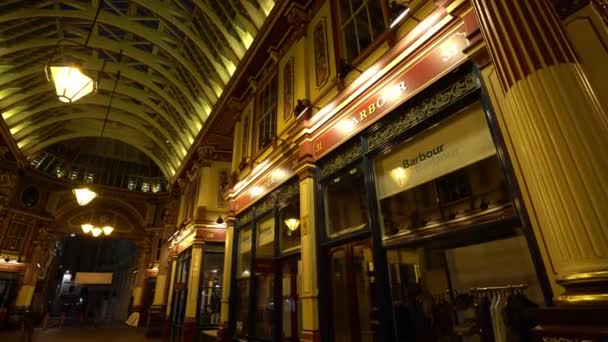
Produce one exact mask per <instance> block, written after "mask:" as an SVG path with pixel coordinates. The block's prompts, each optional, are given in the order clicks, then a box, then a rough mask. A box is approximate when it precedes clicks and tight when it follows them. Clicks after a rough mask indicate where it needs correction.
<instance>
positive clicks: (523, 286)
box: [471, 284, 528, 293]
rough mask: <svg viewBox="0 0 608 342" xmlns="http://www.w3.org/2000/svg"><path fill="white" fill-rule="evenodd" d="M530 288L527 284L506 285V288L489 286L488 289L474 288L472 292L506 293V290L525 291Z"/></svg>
mask: <svg viewBox="0 0 608 342" xmlns="http://www.w3.org/2000/svg"><path fill="white" fill-rule="evenodd" d="M527 288H528V285H526V284H519V285H505V286H488V287H473V288H471V292H477V293H479V292H496V291H504V290H525V289H527Z"/></svg>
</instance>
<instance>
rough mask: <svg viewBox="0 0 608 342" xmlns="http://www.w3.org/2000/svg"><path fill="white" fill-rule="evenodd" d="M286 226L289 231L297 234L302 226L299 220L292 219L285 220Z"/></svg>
mask: <svg viewBox="0 0 608 342" xmlns="http://www.w3.org/2000/svg"><path fill="white" fill-rule="evenodd" d="M285 225H286V226H287V228H288V229H289V230H291V231H292V232H295V231H296V230H297V229H298V227H299V226H300V220H298V219H297V218H290V219H287V220H285Z"/></svg>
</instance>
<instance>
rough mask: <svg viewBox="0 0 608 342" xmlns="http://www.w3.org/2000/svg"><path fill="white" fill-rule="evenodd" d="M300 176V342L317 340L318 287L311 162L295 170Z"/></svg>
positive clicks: (313, 185) (312, 167) (312, 166)
mask: <svg viewBox="0 0 608 342" xmlns="http://www.w3.org/2000/svg"><path fill="white" fill-rule="evenodd" d="M298 175H299V177H300V227H301V229H302V235H301V259H302V261H301V262H302V269H301V274H300V277H301V282H302V284H301V286H302V287H301V294H300V299H301V303H302V335H301V336H300V341H318V340H319V302H318V298H319V289H318V286H317V238H316V229H315V196H314V194H315V184H316V181H315V178H314V165H309V164H306V165H304V166H302V167H301V168H300V169H299V170H298Z"/></svg>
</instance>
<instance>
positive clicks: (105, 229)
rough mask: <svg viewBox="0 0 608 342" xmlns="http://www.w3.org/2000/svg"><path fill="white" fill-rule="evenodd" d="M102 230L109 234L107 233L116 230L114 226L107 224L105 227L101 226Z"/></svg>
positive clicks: (104, 233)
mask: <svg viewBox="0 0 608 342" xmlns="http://www.w3.org/2000/svg"><path fill="white" fill-rule="evenodd" d="M101 230H103V235H106V236H107V235H110V234H112V232H113V231H114V227H112V226H109V225H105V226H103V228H101Z"/></svg>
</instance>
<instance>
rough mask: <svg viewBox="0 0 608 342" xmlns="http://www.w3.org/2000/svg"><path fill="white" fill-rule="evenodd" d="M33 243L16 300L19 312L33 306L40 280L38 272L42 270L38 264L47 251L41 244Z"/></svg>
mask: <svg viewBox="0 0 608 342" xmlns="http://www.w3.org/2000/svg"><path fill="white" fill-rule="evenodd" d="M33 243H34V247H33V249H32V253H31V255H30V258H29V260H27V264H26V266H25V273H24V275H23V279H22V283H21V286H20V287H19V292H18V293H17V298H16V300H15V307H17V308H18V309H19V310H26V309H29V308H30V307H31V306H32V298H33V297H34V291H35V289H36V282H37V280H38V272H39V270H40V268H39V267H38V263H39V262H40V260H41V259H42V256H43V254H44V253H45V249H44V248H43V246H42V243H41V242H39V241H34V242H33Z"/></svg>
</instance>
